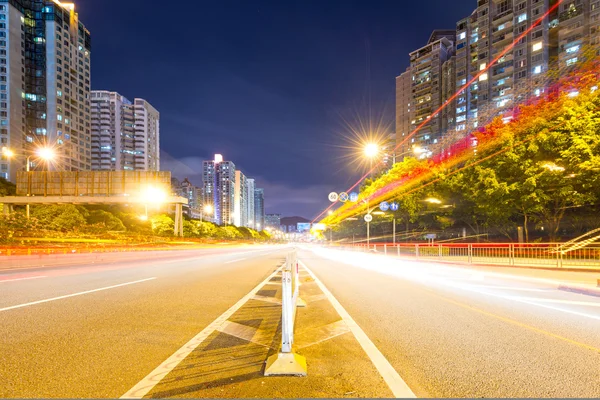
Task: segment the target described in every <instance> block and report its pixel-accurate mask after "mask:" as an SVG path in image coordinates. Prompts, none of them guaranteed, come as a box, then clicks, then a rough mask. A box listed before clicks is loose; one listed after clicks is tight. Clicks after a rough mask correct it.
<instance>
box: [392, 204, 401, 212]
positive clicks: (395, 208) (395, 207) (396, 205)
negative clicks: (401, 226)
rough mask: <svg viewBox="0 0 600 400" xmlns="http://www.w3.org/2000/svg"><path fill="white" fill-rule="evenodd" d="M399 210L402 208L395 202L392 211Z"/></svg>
mask: <svg viewBox="0 0 600 400" xmlns="http://www.w3.org/2000/svg"><path fill="white" fill-rule="evenodd" d="M398 208H400V206H399V205H398V203H396V202H393V203H391V204H390V210H392V211H398Z"/></svg>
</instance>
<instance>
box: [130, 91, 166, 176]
mask: <svg viewBox="0 0 600 400" xmlns="http://www.w3.org/2000/svg"><path fill="white" fill-rule="evenodd" d="M134 120H135V136H134V138H133V142H134V146H135V167H136V169H141V170H143V171H159V170H160V114H159V112H158V111H157V110H156V108H154V107H152V105H151V104H150V103H148V102H147V101H146V100H144V99H135V100H134Z"/></svg>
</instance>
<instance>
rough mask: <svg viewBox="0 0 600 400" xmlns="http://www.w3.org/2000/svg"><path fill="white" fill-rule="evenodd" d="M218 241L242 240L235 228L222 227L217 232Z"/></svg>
mask: <svg viewBox="0 0 600 400" xmlns="http://www.w3.org/2000/svg"><path fill="white" fill-rule="evenodd" d="M217 237H218V238H219V239H229V240H231V239H242V238H243V236H242V234H241V233H240V231H238V230H237V228H236V227H235V226H222V227H220V228H219V230H218V232H217Z"/></svg>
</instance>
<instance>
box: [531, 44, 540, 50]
mask: <svg viewBox="0 0 600 400" xmlns="http://www.w3.org/2000/svg"><path fill="white" fill-rule="evenodd" d="M542 47H543V44H542V42H537V43H534V44H533V47H532V48H531V49H532V50H533V51H540V50H541V49H542Z"/></svg>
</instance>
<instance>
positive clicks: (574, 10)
mask: <svg viewBox="0 0 600 400" xmlns="http://www.w3.org/2000/svg"><path fill="white" fill-rule="evenodd" d="M581 14H583V6H579V7H575V6H571V7H570V8H569V9H568V10H567V11H564V12H562V13H560V14H559V16H558V20H559V21H560V22H564V21H568V20H570V19H571V18H575V17H578V16H580V15H581Z"/></svg>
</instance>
